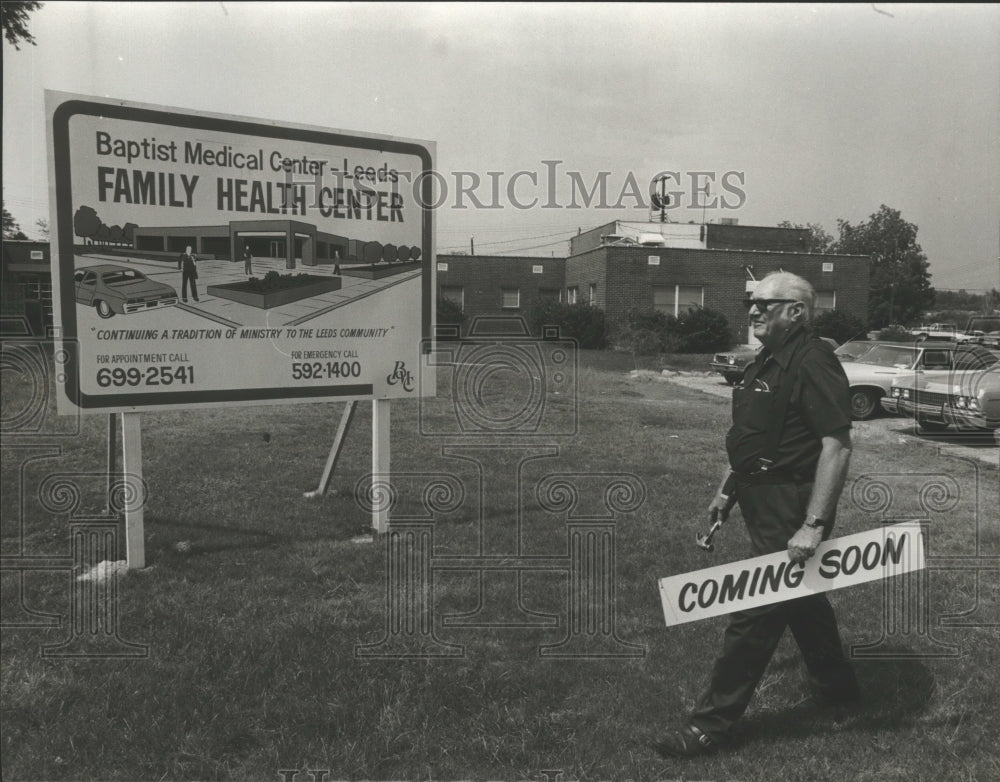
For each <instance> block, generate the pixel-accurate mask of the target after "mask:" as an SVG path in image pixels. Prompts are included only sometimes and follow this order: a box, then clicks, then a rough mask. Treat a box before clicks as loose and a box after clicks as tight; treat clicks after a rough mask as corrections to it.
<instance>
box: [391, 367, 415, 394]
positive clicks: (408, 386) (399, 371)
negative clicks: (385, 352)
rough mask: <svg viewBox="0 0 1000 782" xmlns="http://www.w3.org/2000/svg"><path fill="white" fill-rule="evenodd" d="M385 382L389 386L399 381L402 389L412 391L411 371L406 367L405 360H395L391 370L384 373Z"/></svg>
mask: <svg viewBox="0 0 1000 782" xmlns="http://www.w3.org/2000/svg"><path fill="white" fill-rule="evenodd" d="M385 382H386V383H388V384H389V385H390V386H394V385H396V384H397V383H401V384H402V386H403V390H404V391H407V392H409V391H413V373H412V372H410V371H409V370H408V369H407V368H406V362H405V361H397V362H396V366H395V367H393V370H392V372H390V373H389V374H388V375H386V378H385Z"/></svg>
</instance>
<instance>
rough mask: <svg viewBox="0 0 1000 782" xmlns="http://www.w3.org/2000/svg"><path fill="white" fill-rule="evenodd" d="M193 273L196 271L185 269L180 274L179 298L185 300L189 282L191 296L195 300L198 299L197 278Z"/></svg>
mask: <svg viewBox="0 0 1000 782" xmlns="http://www.w3.org/2000/svg"><path fill="white" fill-rule="evenodd" d="M195 274H196V272H193V271H188V270H187V269H185V270H184V271H183V273H182V274H181V299H183V300H184V301H187V297H188V283H190V284H191V296H192V297H193V298H194V300H195V301H198V283H197V282H196V280H197V279H198V278H197V277H196V276H195Z"/></svg>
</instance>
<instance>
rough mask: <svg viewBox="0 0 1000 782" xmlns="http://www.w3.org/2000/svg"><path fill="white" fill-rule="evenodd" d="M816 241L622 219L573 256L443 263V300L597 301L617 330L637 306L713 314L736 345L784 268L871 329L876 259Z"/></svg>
mask: <svg viewBox="0 0 1000 782" xmlns="http://www.w3.org/2000/svg"><path fill="white" fill-rule="evenodd" d="M809 240H810V234H809V231H808V230H805V229H794V228H792V229H789V228H770V227H758V226H739V225H735V224H729V225H719V224H708V225H677V224H670V223H667V224H637V223H623V222H620V221H616V222H613V223H609V224H607V225H605V226H600V227H598V228H595V229H592V230H591V231H587V232H583V233H581V234H579V235H578V236H576V237H573V239H571V240H570V253H571V254H570V255H569V257H568V258H528V257H514V258H511V257H505V256H478V255H477V256H471V255H441V256H438V259H437V263H438V266H437V269H438V294H439V295H440V296H442V297H443V298H446V299H450V300H452V301H454V302H456V303H458V304H459V305H460V306H461V307H462V308H463V310H464V311H465V312H466V314H467V315H469V316H475V315H502V314H508V315H522V316H529V315H530V313H531V310H532V308H533V307H534V305H535V304H536V303H537V302H538V301H540V300H543V299H555V300H558V301H563V302H567V303H589V304H593V305H594V306H596V307H600V308H601V309H603V310H604V312H605V315H606V318H607V320H608V323H609V324H611V325H612V326H615V325H618V324H621V323H622V322H624V321H625V319H626V318H627V315H628V312H629V311H630V310H632V309H635V310H638V311H640V312H645V313H652V312H655V311H660V312H664V313H667V314H670V315H679V314H681V313H682V312H683V311H686V310H687V309H690V308H692V307H705V308H708V309H713V310H717V311H719V312H721V313H722V314H723V315H725V317H726V320H727V321H728V322H729V324H730V328H731V329H732V331H733V336H734V338H735V339H736V341H737V342H749V341H751V336H750V334H749V329H748V327H747V315H746V310H745V308H744V307H743V305H742V303H741V301H742V299H743V298H744V297H745V296H746V294H747V292H748V291H749V290H752V289H753V286H754V281H755V280H759V279H761V278H762V277H764V275H766V274H768V273H769V272H772V271H778V270H781V269H783V270H785V271H790V272H794V273H795V274H798V275H800V276H802V277H804V278H805V279H807V280H809V282H810V283H812V285H813V286H814V287H815V288H816V291H817V293H818V309H819V311H824V310H831V309H836V310H839V311H841V312H844V313H848V314H850V315H853V316H855V317H857V318H859V319H860V320H861V321H862V322H867V319H868V283H869V259H868V257H867V256H858V255H829V254H819V253H810V252H808V251H807V250H808V245H809ZM676 245H680V246H676Z"/></svg>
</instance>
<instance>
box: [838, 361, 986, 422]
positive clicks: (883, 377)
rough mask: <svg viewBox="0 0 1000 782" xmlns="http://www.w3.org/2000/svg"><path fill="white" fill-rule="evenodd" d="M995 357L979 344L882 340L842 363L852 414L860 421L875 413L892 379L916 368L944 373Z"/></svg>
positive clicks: (981, 363) (979, 363) (890, 410)
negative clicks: (861, 353) (860, 354)
mask: <svg viewBox="0 0 1000 782" xmlns="http://www.w3.org/2000/svg"><path fill="white" fill-rule="evenodd" d="M998 360H1000V357H998V356H997V354H996V353H994V352H992V351H990V350H986V349H985V348H983V347H981V346H979V345H955V344H953V343H949V344H942V343H935V342H929V343H928V342H921V343H919V344H904V343H883V344H879V345H875V347H873V348H872V349H871V350H869V351H868V352H867V353H865V354H864V355H862V356H859V357H858V358H856V359H855V360H854V361H845V362H844V363H843V364H842V365H841V366H843V368H844V373H845V374H846V375H847V380H848V383H850V386H851V415H852V417H853V418H854V419H855V420H858V421H863V420H865V419H868V418H871V417H872V416H873V415H875V413H877V412H878V410H879V406H880V404H882V401H883V397H890V389H891V387H892V381H893V380H895V379H896V378H897V377H900V376H901V375H907V376H912V374H913V372H915V371H918V372H929V373H936V374H937V375H946V374H948V373H949V372H951V371H952V370H953V369H954V368H955V366H956V365H960V366H965V365H967V364H976V365H977V366H980V367H987V366H991V365H992V364H994V363H996V362H997V361H998ZM932 376H933V375H932ZM882 406H883V407H885V409H886V410H888V411H889V412H898V411H897V410H893V409H891V407H890V406H886V405H884V404H883V405H882Z"/></svg>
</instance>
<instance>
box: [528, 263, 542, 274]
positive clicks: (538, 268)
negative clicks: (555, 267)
mask: <svg viewBox="0 0 1000 782" xmlns="http://www.w3.org/2000/svg"><path fill="white" fill-rule="evenodd" d="M544 271H545V267H543V266H542V265H541V264H540V263H536V264H535V265H534V266H532V267H531V273H532V274H542V273H543V272H544Z"/></svg>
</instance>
